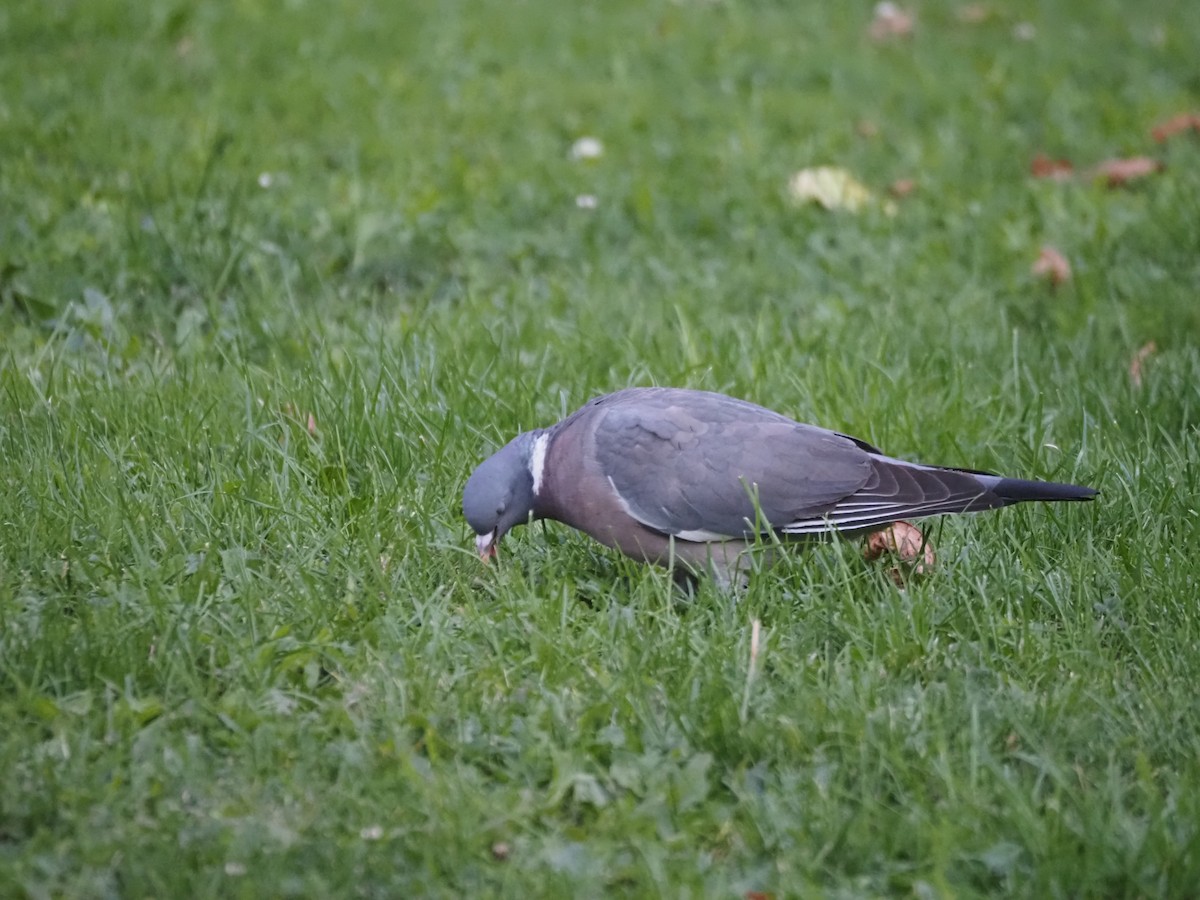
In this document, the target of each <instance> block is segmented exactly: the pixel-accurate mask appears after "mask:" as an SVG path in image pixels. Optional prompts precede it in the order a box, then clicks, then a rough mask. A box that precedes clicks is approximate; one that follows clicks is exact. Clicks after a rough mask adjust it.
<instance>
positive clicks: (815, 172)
mask: <svg viewBox="0 0 1200 900" xmlns="http://www.w3.org/2000/svg"><path fill="white" fill-rule="evenodd" d="M788 196H790V197H791V198H792V201H793V202H795V203H799V204H805V203H819V204H820V205H821V206H823V207H825V209H828V210H835V209H845V210H849V211H850V212H858V211H859V210H860V209H862V208H863V207H864V206H866V205H867V204H868V203H870V202H872V201H873V200H874V199H875V198H874V196H873V195H872V194H871V192H870V190H868V189H867V187H866V185H864V184H863V183H862V182H861V181H859V180H858V179H856V178H855V177H854V176H853V175H851V174H850V173H849V172H847V171H846V170H845V169H839V168H837V167H836V166H816V167H814V168H811V169H801V170H800V171H799V172H797V173H796V174H794V175H793V176H792V177H791V178H790V179H788Z"/></svg>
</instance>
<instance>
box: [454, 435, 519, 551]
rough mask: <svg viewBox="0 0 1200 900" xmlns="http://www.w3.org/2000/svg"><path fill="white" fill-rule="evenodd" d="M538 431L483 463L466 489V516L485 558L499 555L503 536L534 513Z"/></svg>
mask: <svg viewBox="0 0 1200 900" xmlns="http://www.w3.org/2000/svg"><path fill="white" fill-rule="evenodd" d="M536 438H537V433H535V432H532V431H530V432H526V433H524V434H519V435H517V436H516V437H515V438H513V439H512V440H511V441H509V442H508V444H506V445H505V446H504V447H503V448H502V449H500V450H498V451H497V452H496V453H494V454H493V455H492V456H490V457H488V458H487V459H485V460H484V461H483V462H481V463H480V464H479V466H478V468H476V469H475V471H474V472H472V473H471V477H470V478H469V479H467V486H466V488H464V489H463V502H462V506H463V515H465V516H466V517H467V522H468V523H469V524H470V526H471V528H473V529H474V531H475V534H476V535H477V537H476V538H475V549H476V550H478V551H479V555H480V557H481V558H483V559H485V560H486V559H488V558H490V557H493V556H495V555H496V545H497V544H498V543H499V542H500V538H502V537H504V535H505V533H506V532H507V531H508V530H509V529H510V528H512V527H513V526H514V525H523V524H525V522H527V521H528V520H529V516H530V515H531V514H532V513H533V503H534V478H533V470H532V463H531V459H532V456H533V453H534V444H535V441H536Z"/></svg>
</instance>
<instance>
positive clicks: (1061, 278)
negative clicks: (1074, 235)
mask: <svg viewBox="0 0 1200 900" xmlns="http://www.w3.org/2000/svg"><path fill="white" fill-rule="evenodd" d="M1030 271H1031V272H1033V274H1034V276H1036V277H1037V278H1044V279H1046V280H1047V281H1049V282H1050V284H1051V285H1052V286H1053V287H1058V286H1059V285H1060V284H1062V283H1064V282H1066V281H1070V280H1071V263H1070V262H1069V261H1068V260H1067V258H1066V257H1065V256H1063V255H1062V253H1061V252H1059V250H1058V249H1057V248H1055V247H1051V246H1050V245H1049V244H1046V245H1044V246H1043V247H1042V250H1041V252H1040V253H1038V258H1037V259H1036V260H1034V262H1033V267H1032V268H1031V269H1030Z"/></svg>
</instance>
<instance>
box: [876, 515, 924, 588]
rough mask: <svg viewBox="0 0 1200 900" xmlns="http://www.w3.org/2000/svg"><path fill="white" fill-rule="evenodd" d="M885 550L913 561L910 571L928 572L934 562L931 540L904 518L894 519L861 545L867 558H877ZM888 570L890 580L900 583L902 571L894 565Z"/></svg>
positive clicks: (921, 573) (917, 573)
mask: <svg viewBox="0 0 1200 900" xmlns="http://www.w3.org/2000/svg"><path fill="white" fill-rule="evenodd" d="M885 553H891V554H895V555H896V556H898V557H900V561H901V562H905V563H913V562H914V561H915V565H913V566H912V567H911V568H910V571H911V572H913V573H914V574H916V575H926V574H928V573H929V572H930V571H931V570H932V569H933V567H934V564H935V563H936V562H937V554H935V553H934V552H933V544H932V543H930V542H929V541H928V540H927V539H926V538H925V535H924V534H923V533H922V531H921V529H920V528H918V527H917V526H916V525H910V524H909V523H908V522H894V523H892V524H891V525H889V526H888V527H887V528H884V529H883V530H882V531H875V532H872V533H871V534H870V535H869V536H868V537H867V546H866V547H865V548H863V558H864V559H866V560H867V561H868V562H870V561H871V560H876V559H879V557H881V556H883V554H885ZM888 574H889V575H890V576H891V577H892V581H894V582H896V584H898V585H901V586H903V584H904V573H903V572H901V571H900V569H899V568H898V567H893V568H892V569H891V570H890V571H889V572H888Z"/></svg>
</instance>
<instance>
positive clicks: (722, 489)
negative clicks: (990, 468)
mask: <svg viewBox="0 0 1200 900" xmlns="http://www.w3.org/2000/svg"><path fill="white" fill-rule="evenodd" d="M1095 496H1096V491H1095V490H1093V489H1092V488H1089V487H1081V486H1078V485H1073V484H1056V483H1053V482H1047V481H1026V480H1023V479H1019V478H1004V477H1001V476H998V475H991V474H988V473H986V472H977V471H973V470H970V469H958V468H950V467H945V466H929V465H921V464H919V463H911V462H905V461H904V460H900V459H894V458H892V457H890V456H887V455H885V454H884V453H882V452H881V451H879V450H877V449H876V448H874V447H872V446H871V445H870V444H867V443H866V442H864V441H860V440H858V439H857V438H853V437H849V436H847V435H844V434H839V433H838V432H835V431H829V430H827V429H824V428H819V427H817V426H815V425H804V424H801V423H799V422H795V421H793V420H792V419H789V418H788V417H787V416H784V415H781V414H780V413H777V412H772V411H771V410H769V409H766V408H764V407H762V406H757V405H755V404H753V403H748V402H746V401H744V400H737V399H734V398H733V397H727V396H725V395H723V394H714V393H709V392H707V391H693V390H684V389H679V388H629V389H627V390H623V391H617V392H616V393H613V394H607V395H605V396H603V397H597V398H596V399H594V400H592V401H591V402H589V403H587V404H586V405H585V406H583V407H581V408H580V409H578V410H577V411H575V412H574V413H572V414H571V415H570V416H568V417H567V418H565V419H563V420H562V421H561V422H559V423H558V424H557V425H552V426H551V427H549V428H543V429H538V430H535V431H527V432H524V433H523V434H519V435H517V436H516V437H515V438H513V439H512V440H511V441H510V442H509V443H508V444H507V445H505V446H504V447H503V448H502V449H501V450H499V451H498V452H496V453H495V454H494V455H493V456H491V457H489V458H488V459H486V460H484V461H483V462H482V463H481V464H480V465H479V466H478V468H476V469H475V471H474V472H473V473H472V474H471V477H470V479H469V480H468V481H467V486H466V488H465V490H464V491H463V513H464V514H465V515H466V518H467V522H469V523H470V525H471V528H472V529H474V531H475V533H476V535H478V537H477V538H476V541H475V546H476V549H477V550H478V551H479V555H480V556H481V557H482V558H484V559H488V558H489V557H492V556H494V555H495V553H496V546H497V544H498V543H499V541H500V539H501V538H502V537H503V536H504V535H505V533H506V532H507V531H508V530H509V529H511V528H512V527H513V526H515V525H522V524H524V523H526V522H528V521H530V520H532V519H554V520H556V521H559V522H563V523H565V524H567V525H570V526H571V527H572V528H577V529H579V530H580V531H582V532H584V533H586V534H589V535H591V536H592V537H593V538H595V539H596V540H598V541H600V542H601V543H602V544H606V545H607V546H609V547H613V548H615V549H617V550H620V551H621V552H622V553H624V554H625V555H626V556H629V557H632V558H633V559H636V560H640V561H644V562H649V563H655V564H658V565H667V566H669V565H673V564H682V565H683V566H684V567H685V568H686V569H688V570H691V571H705V570H708V571H711V572H713V573H714V574H715V575H717V576H718V577H721V578H722V579H723V580H727V579H728V578H729V577H730V576H731V575H733V574H734V573H736V572H737V571H738V569H739V568H742V567H744V565H745V553H746V551H747V550H748V549H750V548H751V547H753V546H754V545H755V544H756V543H759V542H761V539H762V538H763V537H764V536H767V537H769V536H770V534H771V533H772V532H773V533H774V534H775V535H777V536H778V537H779V538H781V539H783V540H788V539H802V538H806V537H814V536H824V535H828V534H831V533H840V534H845V535H856V534H865V533H869V532H872V531H878V530H880V529H882V528H884V527H886V526H888V525H890V524H892V523H894V522H897V521H901V520H904V519H913V518H920V517H923V516H934V515H940V514H942V513H962V512H979V511H982V510H985V509H996V508H998V507H1001V506H1009V505H1011V504H1013V503H1022V502H1025V501H1027V500H1047V501H1052V500H1091V499H1092V498H1093V497H1095Z"/></svg>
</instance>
